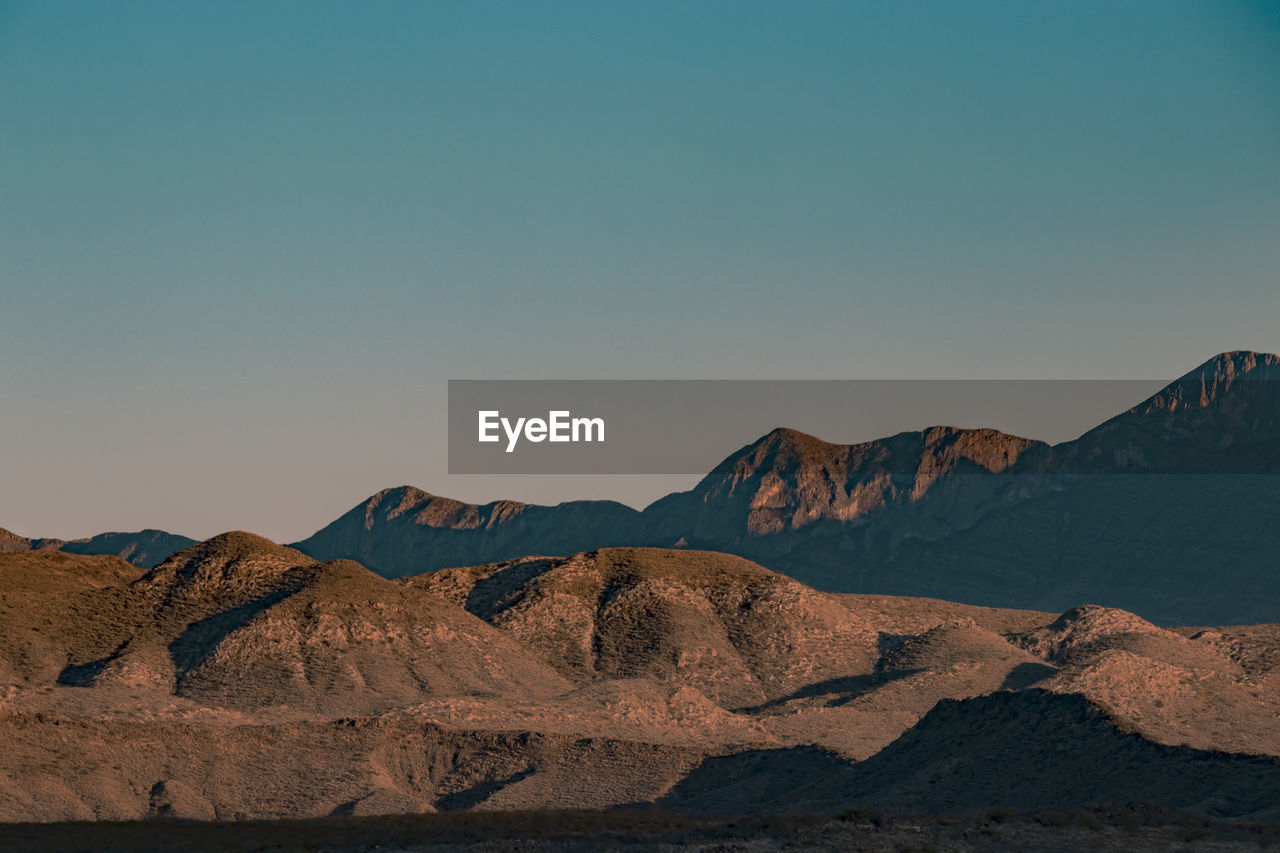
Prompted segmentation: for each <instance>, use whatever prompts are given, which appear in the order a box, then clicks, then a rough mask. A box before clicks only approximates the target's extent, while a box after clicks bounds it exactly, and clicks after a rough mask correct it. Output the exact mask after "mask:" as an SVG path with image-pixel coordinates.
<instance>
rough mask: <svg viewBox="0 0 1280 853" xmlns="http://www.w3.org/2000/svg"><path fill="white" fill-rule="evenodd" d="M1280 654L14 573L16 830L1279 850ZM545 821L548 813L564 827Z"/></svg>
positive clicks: (1183, 634)
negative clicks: (1058, 832) (463, 820)
mask: <svg viewBox="0 0 1280 853" xmlns="http://www.w3.org/2000/svg"><path fill="white" fill-rule="evenodd" d="M1278 679H1280V628H1278V626H1276V625H1261V626H1251V627H1245V628H1239V627H1219V628H1204V627H1185V628H1179V629H1177V630H1170V629H1166V628H1161V627H1158V626H1156V625H1154V624H1152V623H1150V622H1148V621H1147V620H1144V619H1142V618H1140V617H1138V616H1136V615H1134V614H1132V613H1129V612H1126V611H1122V610H1117V609H1113V608H1106V607H1100V606H1094V605H1089V606H1080V607H1075V608H1072V609H1070V610H1068V611H1066V612H1064V613H1061V614H1054V613H1044V612H1036V611H1026V610H1008V609H997V608H988V607H975V606H970V605H964V604H955V603H949V602H943V601H937V600H932V599H921V598H901V597H892V596H879V595H840V594H833V593H827V592H820V591H818V590H815V589H813V588H811V587H808V586H806V585H804V584H802V583H800V582H798V581H796V580H794V579H792V578H789V577H786V576H785V575H781V574H778V573H775V572H772V571H769V570H768V569H766V568H764V567H762V566H760V565H758V564H756V563H753V562H750V561H748V560H745V559H742V558H739V557H735V556H732V555H727V554H722V553H717V552H707V551H697V550H690V549H652V548H609V549H597V550H592V551H587V552H582V553H577V554H573V555H569V556H565V557H521V558H518V559H515V560H509V561H502V562H498V563H492V564H486V565H479V566H471V567H463V568H451V569H443V570H440V571H436V572H432V573H426V574H421V575H417V576H414V577H410V578H403V579H398V580H389V579H386V578H383V577H380V576H379V575H376V574H374V573H373V572H370V571H369V570H367V569H366V568H364V567H362V566H360V565H359V564H357V563H354V562H351V561H346V560H336V561H327V562H319V561H317V560H315V559H313V558H311V557H309V556H307V555H305V554H303V553H302V552H300V551H297V550H295V549H292V548H288V547H284V546H280V545H277V544H275V543H272V542H270V541H268V540H265V539H262V538H261V537H257V536H254V535H252V534H248V533H241V532H232V533H227V534H223V535H220V536H217V537H214V538H213V539H210V540H207V541H205V542H201V543H198V544H196V545H193V546H191V547H189V548H186V549H184V550H182V551H180V552H178V553H177V554H175V555H173V556H171V557H170V558H169V559H167V560H166V561H164V562H163V563H161V564H160V565H158V566H156V567H154V568H152V569H150V570H142V569H139V568H138V567H136V566H133V565H131V564H130V563H127V562H125V561H124V560H121V559H119V558H118V557H114V556H86V555H78V554H69V553H65V552H61V551H57V550H52V549H46V550H35V551H27V552H20V553H9V554H4V555H0V750H2V751H3V754H4V755H5V761H4V767H3V769H0V820H3V821H70V820H133V819H139V818H148V817H151V818H165V817H167V818H186V819H205V820H211V819H217V820H239V819H251V818H306V817H319V816H325V815H374V814H406V813H422V812H432V811H460V810H531V809H534V810H555V809H568V808H574V809H608V808H613V807H619V806H629V807H632V808H636V807H645V808H649V809H657V810H660V811H662V812H665V813H676V812H679V813H685V814H689V813H707V814H746V813H760V814H776V813H782V812H800V813H831V814H834V813H837V812H839V811H842V810H847V809H849V808H850V807H852V806H859V807H873V808H877V809H884V810H887V811H893V812H896V813H935V814H964V813H968V812H970V811H974V810H983V811H986V810H989V809H993V808H996V807H999V808H1002V809H1008V810H1011V811H1012V812H1023V811H1027V810H1034V809H1037V808H1043V807H1045V806H1046V805H1049V806H1053V807H1055V808H1061V809H1069V808H1083V807H1089V806H1094V805H1097V804H1100V803H1112V804H1125V803H1146V804H1152V805H1153V806H1158V807H1160V808H1165V809H1173V810H1176V811H1177V812H1178V813H1181V814H1190V815H1198V816H1201V817H1202V818H1208V817H1213V818H1218V819H1221V818H1229V819H1240V820H1250V821H1269V822H1273V823H1274V822H1280V811H1278V810H1277V803H1280V722H1278V721H1280V699H1278V697H1280V689H1278V688H1280V680H1278ZM553 814H554V812H553Z"/></svg>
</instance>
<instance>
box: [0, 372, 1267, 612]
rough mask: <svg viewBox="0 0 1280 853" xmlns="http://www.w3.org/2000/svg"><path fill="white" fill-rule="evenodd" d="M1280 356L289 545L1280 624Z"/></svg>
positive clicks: (13, 543)
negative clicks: (767, 578) (960, 423)
mask: <svg viewBox="0 0 1280 853" xmlns="http://www.w3.org/2000/svg"><path fill="white" fill-rule="evenodd" d="M1277 380H1280V356H1277V355H1273V354H1266V353H1256V352H1249V351H1233V352H1226V353H1222V354H1221V355H1218V356H1215V357H1214V358H1212V359H1209V360H1208V361H1206V362H1205V363H1203V364H1201V365H1200V366H1198V367H1197V368H1196V369H1194V370H1192V371H1190V372H1188V373H1186V374H1184V375H1183V376H1182V377H1180V378H1178V379H1176V380H1174V381H1173V382H1171V383H1169V384H1168V385H1167V386H1165V387H1164V388H1162V389H1161V390H1160V391H1158V392H1157V393H1156V394H1154V395H1152V396H1151V397H1149V398H1148V399H1146V400H1144V401H1141V402H1139V403H1138V404H1137V405H1135V406H1134V407H1132V408H1130V409H1129V410H1127V411H1125V412H1122V413H1120V414H1118V415H1116V416H1115V417H1112V418H1110V419H1108V420H1107V421H1105V422H1104V423H1102V424H1100V425H1098V426H1097V427H1095V428H1093V429H1091V430H1089V431H1088V432H1086V433H1085V434H1084V435H1082V436H1080V437H1079V438H1077V439H1074V440H1072V441H1067V442H1063V443H1060V444H1057V445H1052V446H1051V445H1048V444H1046V443H1044V442H1041V441H1036V440H1034V439H1030V438H1022V437H1019V436H1014V435H1009V434H1007V433H1003V432H1000V431H998V430H994V429H961V428H957V427H948V426H935V427H930V428H927V429H923V430H919V431H911V432H902V433H898V434H897V435H893V436H889V437H886V438H883V439H878V440H875V441H869V442H863V443H859V444H852V445H842V444H833V443H830V442H826V441H822V440H821V439H819V438H816V437H814V436H811V435H807V434H805V433H801V432H798V431H796V430H792V429H786V428H779V429H775V430H773V431H772V432H770V433H768V434H767V435H765V436H762V437H761V438H760V439H758V440H757V441H755V442H753V443H751V444H750V445H747V446H746V447H743V448H741V449H740V450H738V451H736V452H735V453H733V454H731V455H730V456H729V457H727V458H726V459H725V460H724V461H723V462H721V463H720V464H719V465H717V466H716V467H715V468H714V469H713V470H712V471H711V472H710V473H708V474H707V476H706V477H704V478H703V479H702V480H701V481H700V482H699V483H698V484H697V485H695V486H694V488H693V489H691V490H689V491H687V492H679V493H674V494H671V495H667V496H666V497H664V498H661V499H659V500H658V501H655V502H654V503H653V504H651V505H650V506H648V507H646V508H645V509H644V510H643V511H639V510H635V509H632V508H630V507H627V506H625V505H623V504H620V503H616V502H613V501H569V502H566V503H562V504H559V505H556V506H541V505H535V504H525V503H520V502H517V501H505V500H504V501H494V502H491V503H488V504H483V505H477V504H469V503H465V502H462V501H457V500H454V499H451V498H447V497H442V496H438V495H433V494H430V493H428V492H425V491H422V490H420V489H417V488H414V487H412V486H400V487H397V488H392V489H385V490H383V491H381V492H378V493H377V494H375V495H373V496H371V497H370V498H369V499H368V500H366V501H364V502H362V503H361V504H359V505H357V506H355V507H353V508H352V509H351V510H350V511H348V512H346V513H344V514H343V515H342V516H341V517H339V518H338V519H335V520H334V521H333V522H331V523H330V524H328V525H326V526H325V527H323V528H322V529H320V530H319V531H317V532H316V533H315V534H313V535H311V536H309V537H307V538H306V539H303V540H302V541H300V542H297V543H294V546H293V547H295V548H297V549H298V550H299V551H301V552H302V553H304V554H307V555H309V556H310V557H312V558H315V559H317V560H320V561H328V560H335V559H352V560H356V561H358V562H360V563H361V564H363V565H366V566H368V567H370V568H371V569H373V570H374V571H376V572H377V573H379V574H381V575H383V576H385V577H390V578H395V577H403V576H408V575H415V574H420V573H422V572H427V571H434V570H437V569H441V568H447V567H456V566H473V565H481V564H486V563H492V562H497V561H501V560H511V559H516V558H519V557H524V556H527V555H564V554H570V553H575V552H578V551H584V550H590V549H594V548H601V547H610V546H648V547H676V548H699V549H704V550H715V551H723V552H726V553H731V554H735V555H738V556H741V557H745V558H748V559H752V560H756V561H758V562H760V563H761V564H763V565H765V566H767V567H768V568H770V569H773V570H775V571H780V572H784V573H786V574H788V575H790V576H792V577H795V578H797V579H798V580H801V581H803V582H805V583H809V584H811V585H814V586H816V587H818V588H820V589H824V590H829V591H835V592H876V593H893V594H903V595H920V596H931V597H940V598H947V599H953V600H958V601H966V602H971V603H977V604H989V605H999V606H1006V607H1021V608H1034V609H1046V610H1061V609H1064V608H1066V607H1069V606H1072V605H1074V604H1076V603H1078V602H1080V601H1090V600H1091V601H1098V602H1101V603H1104V604H1108V605H1112V606H1117V607H1123V608H1126V609H1129V610H1133V611H1135V612H1137V613H1140V614H1141V615H1143V616H1144V617H1146V618H1149V619H1153V620H1155V621H1157V622H1161V623H1165V624H1175V623H1193V622H1199V623H1205V622H1213V623H1219V624H1226V623H1243V622H1249V621H1267V620H1280V577H1277V575H1276V573H1275V572H1274V571H1273V569H1272V567H1273V566H1274V565H1275V564H1276V563H1277V561H1278V560H1280V525H1276V524H1274V523H1273V520H1274V519H1275V518H1277V517H1280V382H1278V381H1277ZM193 542H194V540H191V539H188V538H187V537H183V536H178V535H176V534H170V533H166V532H164V531H158V530H145V531H141V532H139V533H131V534H122V533H111V534H101V535H99V536H95V537H92V538H90V539H85V540H77V541H75V542H64V541H62V540H56V539H26V538H24V537H21V536H17V535H15V534H10V533H8V532H7V531H0V553H3V552H7V551H25V550H38V549H59V550H63V551H67V552H71V553H80V554H115V555H117V556H120V557H122V558H124V559H126V560H128V561H130V562H132V563H133V564H134V565H137V566H139V567H142V568H151V567H153V566H156V565H158V564H159V563H160V562H162V561H163V560H164V559H165V558H167V557H168V556H169V555H170V554H172V553H174V552H176V551H178V550H180V549H182V548H185V547H187V546H189V545H191V544H193Z"/></svg>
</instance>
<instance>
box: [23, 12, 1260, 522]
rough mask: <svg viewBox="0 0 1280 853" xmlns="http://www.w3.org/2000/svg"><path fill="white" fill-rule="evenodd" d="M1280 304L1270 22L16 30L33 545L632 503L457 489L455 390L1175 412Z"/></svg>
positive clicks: (1231, 15)
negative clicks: (663, 390) (818, 381)
mask: <svg viewBox="0 0 1280 853" xmlns="http://www.w3.org/2000/svg"><path fill="white" fill-rule="evenodd" d="M1278 273H1280V3H1277V2H1239V0H1212V1H1210V0H1206V1H1205V2H1179V1H1178V0H1158V1H1157V0H1153V2H1146V3H1132V2H1120V1H1119V0H1103V2H1088V0H1081V2H1070V3H1067V2H1044V3H1041V2H1032V1H1031V0H1010V2H998V3H997V2H965V3H957V2H949V0H948V2H937V3H924V2H910V3H898V2H885V3H876V4H872V3H856V2H839V3H837V2H802V0H788V2H781V0H779V2H772V3H759V2H744V0H728V2H711V0H697V2H687V0H682V2H671V3H668V2H660V0H641V1H640V2H631V3H623V2H618V3H613V2H607V3H600V2H584V3H529V2H511V3H490V2H477V0H467V2H458V3H444V2H403V3H394V2H371V3H355V2H350V3H344V4H336V3H327V2H318V0H306V2H244V3H241V2H229V0H226V1H224V0H220V2H217V3H207V4H196V3H172V2H166V1H165V0H156V1H155V2H145V3H143V2H128V0H116V2H110V3H105V2H96V0H94V1H93V2H77V3H68V2H56V0H54V2H38V3H37V2H31V3H27V2H4V0H0V296H2V297H3V301H2V303H0V394H2V397H0V477H3V485H2V486H0V526H3V527H7V528H10V529H13V530H15V531H17V532H19V533H22V534H25V535H32V536H61V537H73V536H84V535H89V534H91V533H95V532H99V531H102V530H107V529H125V530H133V529H138V528H141V527H163V528H167V529H170V530H174V531H177V532H182V533H186V534H188V535H192V536H201V537H203V536H208V535H212V534H214V533H216V532H219V531H221V530H224V529H228V528H247V529H250V530H254V531H257V532H260V533H262V534H264V535H267V536H270V537H272V538H276V539H280V540H285V541H287V540H291V539H296V538H300V537H302V536H305V535H307V534H309V533H310V532H311V531H313V530H314V529H316V528H317V527H319V526H321V525H322V524H324V523H326V522H327V521H329V520H331V519H332V518H334V517H336V516H337V515H338V514H339V513H341V512H342V511H344V510H346V509H347V508H349V507H350V506H352V505H354V504H355V503H357V502H358V501H360V500H361V499H363V498H364V497H365V496H367V495H368V494H370V493H371V492H373V491H376V490H377V489H379V488H383V487H387V486H393V485H399V484H401V483H412V484H414V485H418V486H420V487H422V488H425V489H427V490H429V491H434V492H438V493H444V494H450V495H453V496H455V497H460V498H464V499H469V500H489V499H493V498H498V497H513V498H519V499H526V500H540V501H556V500H561V499H566V498H569V497H616V498H620V499H623V500H626V501H628V502H631V503H634V504H643V503H645V502H646V501H647V500H649V499H651V498H653V497H656V496H657V495H659V494H661V493H662V492H664V491H666V490H667V489H668V488H670V487H672V485H682V483H674V484H673V483H672V482H671V481H667V480H658V479H646V478H634V479H626V480H620V479H590V478H585V479H584V478H577V479H554V478H551V479H535V478H524V479H511V480H500V479H494V478H464V477H452V478H451V477H448V476H447V475H446V474H445V470H446V463H445V437H444V423H445V418H444V413H443V410H442V409H443V405H444V400H445V382H446V380H447V379H449V378H488V377H494V378H497V377H520V378H528V377H548V378H553V377H554V378H577V377H590V378H610V377H632V378H635V377H644V378H675V377H706V378H787V377H806V378H896V377H915V378H950V377H964V378H968V377H981V378H993V377H1108V378H1147V377H1156V378H1160V377H1168V378H1172V377H1174V376H1176V375H1178V374H1180V373H1182V372H1184V371H1186V370H1189V369H1190V368H1192V367H1194V366H1195V365H1196V364H1198V363H1199V362H1200V361H1203V360H1204V359H1205V358H1207V357H1209V356H1210V355H1212V354H1214V353H1216V352H1218V351H1221V350H1225V349H1235V348H1251V349H1261V350H1269V351H1276V350H1280V322H1278V321H1280V286H1278V285H1280V277H1278ZM922 426H923V425H922ZM824 437H826V438H829V439H831V440H854V439H865V438H872V437H873V436H853V435H849V436H837V435H830V436H824ZM734 446H736V443H735V445H734ZM733 449H734V447H733V446H729V447H726V448H725V450H726V453H728V452H729V451H731V450H733Z"/></svg>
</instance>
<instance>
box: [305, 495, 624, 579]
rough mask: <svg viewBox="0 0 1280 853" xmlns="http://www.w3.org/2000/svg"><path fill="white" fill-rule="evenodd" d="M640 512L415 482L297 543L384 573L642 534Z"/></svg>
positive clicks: (562, 549) (566, 549)
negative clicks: (488, 497)
mask: <svg viewBox="0 0 1280 853" xmlns="http://www.w3.org/2000/svg"><path fill="white" fill-rule="evenodd" d="M639 518H640V513H639V512H637V511H636V510H634V509H631V508H630V507H628V506H625V505H623V504H620V503H615V502H613V501H571V502H568V503H562V504H560V505H558V506H537V505H532V504H523V503H519V502H517V501H495V502H494V503H489V504H485V505H483V506H477V505H475V504H468V503H462V502H460V501H455V500H452V499H450V498H442V497H437V496H436V495H432V494H428V493H427V492H424V491H422V490H421V489H415V488H413V487H412V486H400V487H399V488H395V489H386V490H384V491H381V492H378V493H377V494H376V495H373V496H372V497H370V498H369V499H368V500H367V501H365V502H364V503H362V504H360V505H359V506H356V507H353V508H352V509H351V510H350V511H349V512H347V513H345V514H344V515H342V516H341V517H340V518H338V519H337V520H335V521H333V522H332V523H330V524H329V525H327V526H325V527H324V528H323V529H321V530H320V531H318V532H317V533H315V534H313V535H312V536H310V537H308V538H307V539H304V540H302V541H301V542H297V543H295V546H294V547H296V548H297V549H298V550H300V551H302V552H304V553H306V554H311V555H313V556H315V557H317V558H319V559H325V560H331V559H349V560H356V561H358V562H360V563H361V564H363V565H366V566H368V567H370V568H372V569H373V570H374V571H376V572H378V573H379V574H382V575H383V576H385V577H404V576H406V575H415V574H418V573H420V572H424V571H430V570H432V569H439V568H443V567H445V566H463V565H474V564H477V563H487V562H492V561H494V560H506V559H512V558H514V557H522V556H525V555H527V554H569V553H573V552H575V551H581V550H585V549H589V548H597V547H601V546H603V545H611V544H622V543H625V542H626V541H627V540H632V539H636V538H638V537H641V536H642V533H641V531H640V528H639V525H638V521H639Z"/></svg>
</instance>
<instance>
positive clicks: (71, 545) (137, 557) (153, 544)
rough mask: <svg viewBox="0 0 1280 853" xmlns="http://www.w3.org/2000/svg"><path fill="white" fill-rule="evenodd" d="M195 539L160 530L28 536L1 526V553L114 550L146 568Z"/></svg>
mask: <svg viewBox="0 0 1280 853" xmlns="http://www.w3.org/2000/svg"><path fill="white" fill-rule="evenodd" d="M195 543H196V540H194V539H189V538H188V537H186V536H179V535H178V534H176V533H166V532H165V531H163V530H140V531H138V532H137V533H99V534H98V535H97V536H91V537H89V538H87V539H73V540H71V541H69V542H68V541H67V540H65V539H28V538H27V537H25V536H19V535H18V534H16V533H11V532H9V531H8V530H4V529H3V528H0V554H13V553H19V552H22V551H50V550H53V551H66V552H67V553H69V554H114V555H115V556H117V557H120V558H121V559H122V560H128V561H129V562H130V563H133V564H134V565H135V566H139V567H141V568H144V569H149V568H151V567H152V566H156V565H159V564H160V563H162V562H164V560H165V559H167V558H168V557H169V555H171V554H173V553H175V552H177V551H181V550H182V549H183V548H186V547H188V546H191V545H194V544H195Z"/></svg>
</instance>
